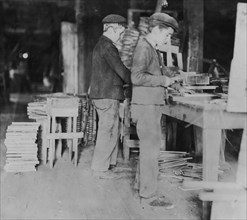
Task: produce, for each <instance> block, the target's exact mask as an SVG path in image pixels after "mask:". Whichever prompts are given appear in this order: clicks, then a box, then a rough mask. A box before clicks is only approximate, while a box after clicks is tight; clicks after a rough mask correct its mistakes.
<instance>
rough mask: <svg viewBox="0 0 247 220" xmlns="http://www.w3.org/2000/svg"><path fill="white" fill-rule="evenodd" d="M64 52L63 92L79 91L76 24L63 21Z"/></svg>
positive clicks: (75, 92) (74, 92)
mask: <svg viewBox="0 0 247 220" xmlns="http://www.w3.org/2000/svg"><path fill="white" fill-rule="evenodd" d="M61 29H62V30H61V33H62V37H61V38H62V54H63V66H64V76H63V79H64V80H63V92H65V93H72V94H77V93H78V86H77V83H78V59H77V54H78V52H77V50H78V44H77V43H78V41H77V34H76V26H75V25H74V24H72V23H69V22H62V23H61Z"/></svg>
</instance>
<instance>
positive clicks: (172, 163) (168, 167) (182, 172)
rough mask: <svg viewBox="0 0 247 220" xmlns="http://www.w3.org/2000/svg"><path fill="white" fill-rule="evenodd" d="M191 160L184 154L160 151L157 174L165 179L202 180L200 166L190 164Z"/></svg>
mask: <svg viewBox="0 0 247 220" xmlns="http://www.w3.org/2000/svg"><path fill="white" fill-rule="evenodd" d="M191 159H193V158H192V157H191V156H189V154H188V153H186V152H180V151H160V157H159V172H160V175H161V176H165V177H186V178H193V179H199V180H201V179H202V166H201V164H196V163H191V162H189V160H191Z"/></svg>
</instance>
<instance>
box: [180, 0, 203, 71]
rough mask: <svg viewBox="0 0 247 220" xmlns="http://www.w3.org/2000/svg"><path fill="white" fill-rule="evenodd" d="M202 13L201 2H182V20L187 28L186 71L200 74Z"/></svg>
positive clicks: (201, 65)
mask: <svg viewBox="0 0 247 220" xmlns="http://www.w3.org/2000/svg"><path fill="white" fill-rule="evenodd" d="M203 11H204V2H203V0H184V18H185V19H184V20H185V24H186V26H187V28H188V56H187V57H188V63H187V71H195V72H202V67H203V63H202V59H203V30H204V19H203V18H204V13H203Z"/></svg>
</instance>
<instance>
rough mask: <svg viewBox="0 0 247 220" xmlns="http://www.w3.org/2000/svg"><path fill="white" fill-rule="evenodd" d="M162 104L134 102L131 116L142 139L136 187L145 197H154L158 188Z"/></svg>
mask: <svg viewBox="0 0 247 220" xmlns="http://www.w3.org/2000/svg"><path fill="white" fill-rule="evenodd" d="M161 107H162V106H161V105H136V104H132V108H131V117H132V119H133V120H134V122H136V129H137V135H138V137H139V139H140V147H139V150H140V154H139V164H138V167H137V173H136V182H135V188H136V189H139V195H140V197H143V198H150V197H153V196H154V195H155V194H156V193H157V188H158V174H159V169H158V158H159V153H160V146H161V137H162V136H161V123H160V122H161V115H162V113H161Z"/></svg>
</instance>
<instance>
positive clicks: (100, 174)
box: [93, 170, 122, 179]
mask: <svg viewBox="0 0 247 220" xmlns="http://www.w3.org/2000/svg"><path fill="white" fill-rule="evenodd" d="M93 175H94V176H95V177H97V178H99V179H119V178H121V177H122V176H121V175H118V174H117V173H113V172H112V171H110V170H107V171H94V172H93Z"/></svg>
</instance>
